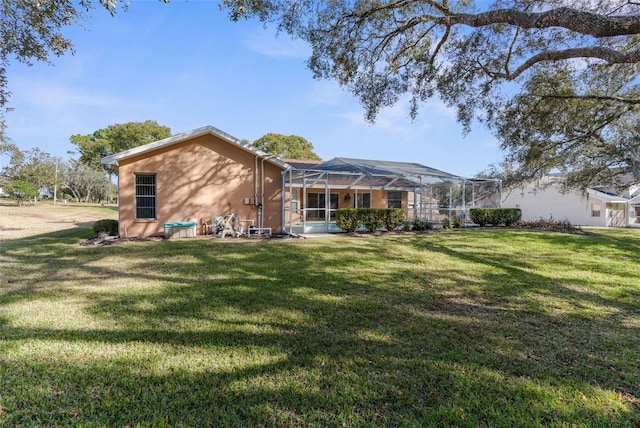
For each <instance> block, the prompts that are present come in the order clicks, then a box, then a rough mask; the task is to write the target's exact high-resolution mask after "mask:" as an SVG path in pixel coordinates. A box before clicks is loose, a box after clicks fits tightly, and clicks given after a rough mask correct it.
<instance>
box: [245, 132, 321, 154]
mask: <svg viewBox="0 0 640 428" xmlns="http://www.w3.org/2000/svg"><path fill="white" fill-rule="evenodd" d="M251 147H253V148H254V149H258V150H262V151H263V152H267V153H271V154H272V155H275V156H277V157H279V158H288V159H313V160H320V156H318V155H317V154H316V153H315V152H314V151H313V144H311V143H310V142H309V141H307V140H306V139H305V138H303V137H300V136H298V135H282V134H272V133H270V134H266V135H264V136H262V137H260V138H258V139H257V140H255V141H254V142H253V143H251Z"/></svg>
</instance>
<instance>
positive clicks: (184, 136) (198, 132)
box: [100, 125, 289, 170]
mask: <svg viewBox="0 0 640 428" xmlns="http://www.w3.org/2000/svg"><path fill="white" fill-rule="evenodd" d="M203 135H213V136H216V137H218V138H220V139H221V140H224V141H226V142H227V143H229V144H232V145H234V146H237V147H239V148H241V149H243V150H246V151H247V152H250V153H252V154H254V155H256V156H258V157H261V158H264V159H265V160H267V161H268V162H271V163H272V164H274V165H277V166H279V167H280V168H282V169H283V170H285V169H288V168H289V165H287V164H286V163H285V162H282V161H281V160H280V159H278V158H276V157H274V156H272V155H270V154H269V153H265V152H263V151H261V150H256V149H253V148H251V147H249V145H248V144H245V143H243V142H242V141H241V140H239V139H237V138H235V137H233V136H231V135H229V134H227V133H226V132H223V131H221V130H219V129H218V128H215V127H213V126H210V125H209V126H203V127H202V128H198V129H194V130H193V131H189V132H183V133H181V134H176V135H173V136H171V137H169V138H165V139H164V140H159V141H154V142H153V143H149V144H145V145H143V146H138V147H134V148H132V149H129V150H125V151H123V152H120V153H115V154H113V155H110V156H106V157H104V158H102V159H100V163H102V164H104V165H114V166H117V165H118V162H119V161H121V160H123V159H127V158H130V157H132V156H137V155H141V154H144V153H148V152H151V151H153V150H157V149H160V148H163V147H167V146H171V145H173V144H178V143H181V142H183V141H187V140H190V139H193V138H197V137H201V136H203Z"/></svg>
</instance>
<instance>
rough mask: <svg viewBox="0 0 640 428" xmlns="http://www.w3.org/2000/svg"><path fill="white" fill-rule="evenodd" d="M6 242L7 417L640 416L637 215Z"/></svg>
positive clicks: (143, 420)
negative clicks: (564, 221)
mask: <svg viewBox="0 0 640 428" xmlns="http://www.w3.org/2000/svg"><path fill="white" fill-rule="evenodd" d="M90 234H91V232H90V231H82V230H75V231H69V232H63V233H58V234H51V235H45V236H40V237H36V238H28V239H21V240H15V241H10V242H3V243H2V247H1V248H0V271H1V272H2V274H1V277H0V426H25V425H26V426H30V425H37V426H57V425H72V426H154V427H155V426H172V427H173V426H206V425H215V426H402V427H404V426H437V427H441V426H504V427H513V426H526V427H535V426H588V427H598V426H600V427H611V426H628V427H634V426H638V425H639V424H640V404H639V399H640V263H639V259H640V231H634V230H590V231H589V233H587V234H584V235H578V234H559V233H543V232H536V231H519V230H482V231H481V230H475V231H464V232H451V233H437V234H425V235H395V236H393V235H391V236H379V237H346V236H341V237H338V238H332V239H309V240H269V241H250V240H231V239H227V240H214V239H211V240H207V239H195V240H180V241H163V242H143V243H129V244H123V245H117V246H109V247H101V248H87V247H81V246H79V245H78V241H79V240H80V239H81V238H86V237H88V236H90Z"/></svg>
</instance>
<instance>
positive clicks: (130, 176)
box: [118, 135, 282, 237]
mask: <svg viewBox="0 0 640 428" xmlns="http://www.w3.org/2000/svg"><path fill="white" fill-rule="evenodd" d="M255 159H256V157H255V155H254V154H253V153H250V152H248V151H246V150H244V149H242V148H240V147H237V146H235V145H232V144H230V143H228V142H226V141H223V140H221V139H219V138H218V137H216V136H214V135H204V136H200V137H197V138H194V139H191V140H188V141H185V142H181V143H177V144H174V145H171V146H168V147H164V148H160V149H158V150H155V151H153V152H149V153H145V154H142V155H139V156H136V157H132V158H129V159H125V160H121V161H120V165H119V173H118V187H119V191H120V234H121V236H125V234H126V235H127V236H129V237H134V236H142V235H144V236H152V235H159V234H162V233H163V228H162V225H163V223H166V222H173V221H195V222H197V223H198V231H200V227H199V225H200V224H201V222H203V221H207V220H211V218H212V216H215V215H225V214H229V213H236V214H238V215H239V216H240V218H241V219H253V220H254V222H255V224H256V225H257V222H258V209H257V207H256V205H255V203H256V202H260V201H261V200H262V198H261V195H262V189H261V187H260V184H261V176H262V174H261V171H260V167H261V165H262V164H263V162H262V161H258V170H257V171H256V169H255ZM264 167H265V171H264V199H265V204H264V209H263V213H264V214H263V215H264V227H271V228H272V229H273V232H279V231H280V227H281V216H282V211H281V191H282V176H281V169H280V168H279V167H277V166H276V165H273V164H271V163H269V162H264ZM135 174H156V187H157V219H156V220H153V221H144V220H143V221H141V220H136V219H135ZM256 183H257V186H258V188H257V200H256ZM245 198H249V200H250V204H245V201H244V200H245Z"/></svg>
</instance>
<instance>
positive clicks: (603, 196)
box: [587, 188, 629, 204]
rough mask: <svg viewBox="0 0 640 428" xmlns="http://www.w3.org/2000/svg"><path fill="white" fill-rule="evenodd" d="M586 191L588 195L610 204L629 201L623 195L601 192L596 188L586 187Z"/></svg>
mask: <svg viewBox="0 0 640 428" xmlns="http://www.w3.org/2000/svg"><path fill="white" fill-rule="evenodd" d="M587 193H588V194H589V196H593V197H595V198H598V199H600V200H601V201H603V202H608V203H612V204H616V203H618V204H626V203H627V202H629V199H628V198H625V197H624V196H620V195H612V194H610V193H605V192H601V191H599V190H596V189H591V188H589V189H587Z"/></svg>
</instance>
